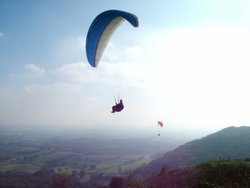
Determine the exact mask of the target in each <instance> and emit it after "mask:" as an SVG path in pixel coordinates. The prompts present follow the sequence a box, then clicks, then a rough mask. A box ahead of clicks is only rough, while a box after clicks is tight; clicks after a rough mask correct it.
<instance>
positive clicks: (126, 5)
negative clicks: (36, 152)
mask: <svg viewBox="0 0 250 188" xmlns="http://www.w3.org/2000/svg"><path fill="white" fill-rule="evenodd" d="M108 9H120V10H124V11H128V12H131V13H134V14H135V15H137V16H138V18H139V22H140V27H139V28H138V29H134V28H131V26H129V25H128V24H127V25H126V23H124V25H122V26H121V28H119V30H118V31H117V32H116V33H115V35H114V37H113V38H112V39H111V42H110V45H109V47H108V48H107V49H106V51H105V52H104V55H103V59H102V61H103V62H101V63H100V66H99V67H98V68H97V69H93V68H92V67H90V66H89V65H88V64H87V62H86V55H85V48H84V45H85V37H86V35H87V31H88V27H89V26H90V24H91V22H92V21H93V19H94V18H95V16H97V15H98V14H99V13H101V12H103V11H105V10H108ZM249 10H250V1H248V0H237V1H236V0H231V1H229V0H204V1H201V0H176V1H174V0H171V1H169V0H160V1H159V0H158V1H151V0H144V1H132V0H127V1H115V0H102V1H101V0H85V1H83V0H82V1H80V0H75V1H65V0H52V1H51V0H50V1H47V0H41V1H32V0H22V1H19V0H10V1H9V0H0V104H1V105H0V124H1V125H9V126H11V125H19V126H24V125H28V126H31V127H34V126H52V127H56V126H63V127H67V128H71V127H82V128H84V127H86V128H89V127H94V128H98V127H100V126H102V127H107V128H111V127H117V126H118V127H123V128H125V129H126V128H131V127H135V126H137V128H138V129H139V130H144V129H145V130H149V131H151V130H154V125H155V122H156V121H157V120H162V121H164V122H166V126H167V128H166V131H170V130H175V131H186V130H190V131H193V132H202V131H203V132H204V131H214V130H218V129H220V128H223V127H226V126H231V125H236V126H240V125H243V124H244V125H250V117H249V114H248V113H249V111H250V99H249V96H250V90H249V89H248V85H249V84H248V81H249V80H250V76H249V68H250V66H249V62H250V57H249V50H250V46H249V44H250V38H249V36H250V13H249ZM118 85H119V86H118ZM117 93H119V95H121V97H122V98H123V99H124V102H125V109H124V112H122V113H120V114H110V110H111V106H112V105H113V95H117ZM151 126H152V127H153V128H151Z"/></svg>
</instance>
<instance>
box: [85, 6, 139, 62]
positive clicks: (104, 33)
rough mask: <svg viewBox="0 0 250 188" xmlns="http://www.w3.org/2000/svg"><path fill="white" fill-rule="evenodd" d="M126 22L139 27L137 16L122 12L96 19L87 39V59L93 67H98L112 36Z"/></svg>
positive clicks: (100, 15)
mask: <svg viewBox="0 0 250 188" xmlns="http://www.w3.org/2000/svg"><path fill="white" fill-rule="evenodd" d="M125 20H127V21H128V22H129V23H130V24H131V25H133V26H134V27H138V26H139V21H138V18H137V16H135V15H134V14H131V13H128V12H124V11H120V10H108V11H105V12H102V13H101V14H99V15H98V16H97V17H96V18H95V19H94V21H93V22H92V24H91V26H90V28H89V30H88V34H87V38H86V54H87V59H88V62H89V64H90V65H91V66H92V67H97V66H98V64H99V61H100V59H101V56H102V54H103V52H104V50H105V48H106V46H107V44H108V42H109V40H110V38H111V36H112V35H113V33H114V32H115V30H116V29H117V28H118V27H119V26H120V24H121V23H122V22H123V21H125Z"/></svg>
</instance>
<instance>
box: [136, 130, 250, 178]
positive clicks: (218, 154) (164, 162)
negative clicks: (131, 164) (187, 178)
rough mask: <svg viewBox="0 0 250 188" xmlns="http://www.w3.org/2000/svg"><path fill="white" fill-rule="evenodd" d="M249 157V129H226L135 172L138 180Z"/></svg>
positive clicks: (184, 146) (187, 145)
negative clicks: (213, 161) (170, 170)
mask: <svg viewBox="0 0 250 188" xmlns="http://www.w3.org/2000/svg"><path fill="white" fill-rule="evenodd" d="M249 157H250V127H246V126H242V127H228V128H225V129H222V130H221V131H218V132H216V133H214V134H210V135H208V136H206V137H203V138H201V139H197V140H194V141H191V142H188V143H186V144H184V145H181V146H179V147H178V148H176V149H174V150H173V151H169V152H167V153H166V154H164V155H163V156H162V157H160V158H158V159H156V160H153V161H152V162H150V163H149V164H148V165H145V166H143V167H142V168H139V169H137V170H136V171H135V174H139V175H140V176H144V177H145V176H148V175H151V174H153V173H156V172H157V171H159V169H161V168H162V167H165V168H166V169H172V168H179V167H187V166H193V165H196V164H199V163H202V162H206V161H208V160H220V159H221V160H222V159H224V160H225V159H226V160H228V159H244V158H249Z"/></svg>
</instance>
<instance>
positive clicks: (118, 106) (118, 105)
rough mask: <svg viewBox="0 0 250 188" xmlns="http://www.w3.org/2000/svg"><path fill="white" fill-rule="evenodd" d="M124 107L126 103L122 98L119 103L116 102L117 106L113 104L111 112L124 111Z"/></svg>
mask: <svg viewBox="0 0 250 188" xmlns="http://www.w3.org/2000/svg"><path fill="white" fill-rule="evenodd" d="M123 108H124V105H123V103H122V100H120V102H119V103H116V105H115V106H112V112H111V113H115V112H120V111H122V110H123Z"/></svg>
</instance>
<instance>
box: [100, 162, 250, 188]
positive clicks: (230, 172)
mask: <svg viewBox="0 0 250 188" xmlns="http://www.w3.org/2000/svg"><path fill="white" fill-rule="evenodd" d="M183 187H186V188H189V187H190V188H218V187H220V188H248V187H250V161H248V159H246V160H217V161H209V162H206V163H202V164H200V165H196V166H193V167H185V168H177V169H171V170H167V169H165V168H162V169H161V170H160V171H159V172H158V173H157V174H155V175H152V176H150V177H148V178H146V179H139V178H136V177H133V176H129V177H128V178H122V177H113V178H112V179H111V181H110V183H109V185H107V186H103V187H102V188H183Z"/></svg>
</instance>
